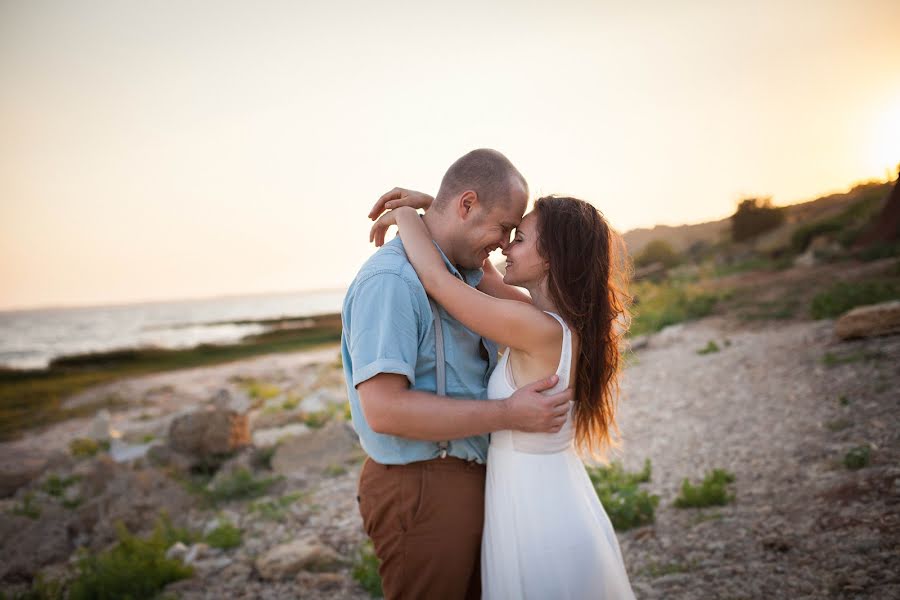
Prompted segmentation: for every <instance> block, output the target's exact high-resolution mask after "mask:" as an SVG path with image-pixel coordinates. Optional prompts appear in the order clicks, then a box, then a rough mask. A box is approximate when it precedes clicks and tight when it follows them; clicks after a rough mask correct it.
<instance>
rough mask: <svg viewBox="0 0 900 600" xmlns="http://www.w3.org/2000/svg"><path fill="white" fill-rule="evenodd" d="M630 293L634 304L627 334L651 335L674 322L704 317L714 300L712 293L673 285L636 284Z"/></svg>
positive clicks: (716, 299) (682, 285) (711, 307)
mask: <svg viewBox="0 0 900 600" xmlns="http://www.w3.org/2000/svg"><path fill="white" fill-rule="evenodd" d="M632 290H633V292H634V294H635V295H636V297H637V302H636V303H635V305H634V306H633V308H632V312H633V315H634V316H633V320H632V323H631V327H630V329H629V333H630V334H631V335H641V334H644V333H653V332H654V331H659V330H660V329H662V328H664V327H667V326H669V325H673V324H675V323H681V322H682V321H690V320H692V319H699V318H701V317H705V316H707V315H709V314H710V313H712V311H713V308H714V307H715V305H716V302H717V301H718V298H717V297H716V296H714V295H712V294H708V293H704V292H702V291H700V290H699V289H698V288H696V287H693V286H690V285H685V284H680V283H675V282H666V283H662V284H654V283H651V282H639V283H636V284H634V286H633V288H632Z"/></svg>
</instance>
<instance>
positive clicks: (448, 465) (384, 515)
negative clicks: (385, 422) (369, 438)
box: [358, 457, 485, 600]
mask: <svg viewBox="0 0 900 600" xmlns="http://www.w3.org/2000/svg"><path fill="white" fill-rule="evenodd" d="M484 477H485V467H484V465H479V464H477V463H469V462H466V461H464V460H460V459H458V458H452V457H447V458H436V459H434V460H426V461H422V462H415V463H410V464H408V465H382V464H380V463H377V462H375V461H373V460H372V459H371V458H369V459H366V462H365V464H364V465H363V468H362V472H361V473H360V476H359V496H358V500H359V512H360V514H361V515H362V520H363V526H364V527H365V530H366V533H367V534H368V536H369V537H370V538H372V541H373V543H374V545H375V554H376V555H377V556H378V558H379V559H380V560H381V567H380V568H379V572H380V573H381V582H382V586H383V588H384V597H385V598H386V599H387V600H401V599H418V598H427V599H428V600H443V599H446V600H461V599H471V600H477V599H478V598H480V597H481V569H480V566H481V530H482V528H483V526H484Z"/></svg>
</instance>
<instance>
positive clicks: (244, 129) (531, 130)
mask: <svg viewBox="0 0 900 600" xmlns="http://www.w3.org/2000/svg"><path fill="white" fill-rule="evenodd" d="M477 147H491V148H496V149H498V150H500V151H502V152H504V153H505V154H506V155H507V156H508V157H509V158H510V159H511V160H512V161H513V162H514V163H515V164H516V165H517V166H518V167H519V169H520V170H521V171H522V173H523V174H524V175H525V177H526V178H527V179H528V181H529V183H530V184H531V190H532V194H533V195H535V196H536V195H539V194H542V193H550V192H559V193H567V194H572V195H577V196H580V197H583V198H585V199H586V200H589V201H590V202H592V203H593V204H594V205H595V206H597V207H598V208H600V209H601V210H602V211H603V212H604V213H605V214H606V216H607V217H608V218H609V219H610V221H611V222H612V223H613V225H614V226H615V227H616V228H618V229H619V230H620V231H626V230H628V229H632V228H634V227H643V226H652V225H654V224H673V225H674V224H681V223H692V222H699V221H705V220H711V219H718V218H722V217H725V216H727V215H729V214H731V213H732V212H733V210H734V207H735V205H736V202H737V201H738V200H739V199H740V198H741V197H743V196H746V195H766V196H773V199H774V202H775V203H776V204H789V203H794V202H799V201H804V200H808V199H812V198H814V197H816V196H818V195H821V194H823V193H827V192H830V191H840V190H843V189H846V188H847V187H848V186H849V185H850V184H852V183H853V182H855V181H859V180H864V179H869V178H878V179H884V178H885V177H887V175H888V172H889V171H891V170H893V169H894V168H895V167H896V165H897V164H898V163H900V2H898V1H897V0H846V1H829V0H819V1H790V0H788V1H785V0H779V1H760V2H739V1H724V0H715V1H686V0H679V1H668V0H659V1H637V2H613V1H605V0H604V1H597V2H575V1H565V0H556V1H554V2H521V1H519V2H512V1H509V2H484V1H481V2H468V1H464V0H457V1H455V2H444V3H429V2H412V1H410V2H394V1H381V2H348V1H341V0H331V1H329V2H318V1H303V2H297V1H291V2H287V1H285V2H276V1H260V2H228V1H221V0H219V1H207V2H198V1H170V2H137V1H125V0H107V1H92V0H82V1H79V2H58V1H52V2H49V1H42V0H18V1H14V0H0V309H8V308H17V307H18V308H22V307H31V306H48V305H52V306H56V305H80V304H99V303H114V302H127V301H137V300H156V299H169V298H184V297H201V296H213V295H219V294H237V293H258V292H270V291H272V292H274V291H289V290H303V289H314V288H326V287H327V288H330V287H341V286H344V285H346V284H347V283H348V282H349V280H350V279H351V278H352V277H353V275H354V273H355V271H356V269H357V268H358V266H359V265H360V264H361V262H362V261H363V260H365V258H366V257H367V256H368V255H369V254H370V253H371V251H372V248H371V246H369V245H368V244H367V231H368V228H369V225H370V223H369V221H368V220H367V219H366V216H365V215H366V213H367V212H368V209H369V208H370V206H371V204H372V203H373V202H374V201H375V199H376V198H377V197H378V196H379V195H380V194H381V193H382V192H384V191H386V190H387V189H389V188H390V187H393V186H395V185H401V186H405V187H413V188H420V189H423V190H427V191H430V192H434V191H435V190H436V187H437V185H438V183H439V182H440V178H441V176H442V175H443V172H444V170H445V169H446V168H447V166H449V164H450V163H451V162H452V161H453V160H454V159H456V158H457V157H458V156H460V155H461V154H463V153H465V152H466V151H468V150H471V149H473V148H477Z"/></svg>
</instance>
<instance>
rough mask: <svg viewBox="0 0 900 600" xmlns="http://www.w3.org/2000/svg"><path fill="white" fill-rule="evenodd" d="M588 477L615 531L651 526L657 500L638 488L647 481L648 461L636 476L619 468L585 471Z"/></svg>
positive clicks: (648, 478)
mask: <svg viewBox="0 0 900 600" xmlns="http://www.w3.org/2000/svg"><path fill="white" fill-rule="evenodd" d="M587 472H588V476H589V477H590V478H591V483H592V484H593V486H594V490H596V492H597V498H599V500H600V503H601V504H602V505H603V508H604V510H605V511H606V514H607V515H608V516H609V519H610V521H612V524H613V527H615V528H616V530H618V531H624V530H626V529H631V528H632V527H638V526H641V525H646V524H649V523H652V522H653V519H654V512H655V510H656V506H657V505H658V504H659V496H656V495H650V494H648V493H647V492H646V491H645V490H642V489H639V488H638V485H639V484H641V483H645V482H647V481H650V460H649V459H647V460H646V461H644V468H643V469H642V470H641V471H638V472H637V473H627V472H626V471H625V470H624V469H623V468H622V466H621V465H620V464H618V463H615V462H613V463H610V464H609V465H607V466H604V467H588V468H587Z"/></svg>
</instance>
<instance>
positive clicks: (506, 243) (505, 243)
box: [500, 238, 509, 256]
mask: <svg viewBox="0 0 900 600" xmlns="http://www.w3.org/2000/svg"><path fill="white" fill-rule="evenodd" d="M508 247H509V238H502V239H501V240H500V250H502V251H503V254H504V256H505V255H506V249H507V248H508Z"/></svg>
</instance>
